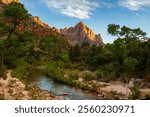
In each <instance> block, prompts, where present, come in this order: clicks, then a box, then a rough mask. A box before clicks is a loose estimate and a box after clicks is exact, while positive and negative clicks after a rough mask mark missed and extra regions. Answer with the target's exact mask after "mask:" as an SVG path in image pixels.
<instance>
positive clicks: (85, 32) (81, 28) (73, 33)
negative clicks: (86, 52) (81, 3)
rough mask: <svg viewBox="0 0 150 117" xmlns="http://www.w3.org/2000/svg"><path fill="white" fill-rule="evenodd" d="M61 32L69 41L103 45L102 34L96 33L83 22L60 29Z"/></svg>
mask: <svg viewBox="0 0 150 117" xmlns="http://www.w3.org/2000/svg"><path fill="white" fill-rule="evenodd" d="M60 32H61V34H63V35H64V36H65V37H66V38H67V39H68V40H69V41H71V42H74V43H78V44H79V45H82V44H83V43H85V42H88V43H89V44H90V45H97V46H101V45H103V44H104V43H103V41H102V38H101V35H100V34H98V35H96V34H94V32H93V31H92V30H91V29H90V28H89V27H87V26H86V25H85V24H84V23H83V22H79V23H77V24H76V25H75V26H74V27H70V28H64V29H60Z"/></svg>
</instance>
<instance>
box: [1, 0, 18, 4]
mask: <svg viewBox="0 0 150 117" xmlns="http://www.w3.org/2000/svg"><path fill="white" fill-rule="evenodd" d="M2 2H3V3H5V4H8V3H11V2H20V0H2Z"/></svg>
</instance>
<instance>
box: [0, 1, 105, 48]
mask: <svg viewBox="0 0 150 117" xmlns="http://www.w3.org/2000/svg"><path fill="white" fill-rule="evenodd" d="M10 2H20V1H19V0H2V3H1V4H0V12H1V11H2V9H3V5H5V4H8V3H10ZM26 29H28V30H30V31H32V32H33V33H34V34H35V35H36V37H37V38H41V37H44V36H48V35H57V36H61V37H64V38H66V39H67V40H68V42H69V43H70V44H73V45H75V44H76V43H78V44H79V45H82V44H83V43H85V42H88V43H89V44H90V45H97V46H103V45H104V44H103V41H102V38H101V35H100V34H99V35H96V34H94V32H93V31H92V30H91V29H90V28H89V27H87V26H86V25H85V24H84V23H83V22H79V23H78V24H76V25H75V26H74V27H69V28H64V29H60V30H59V29H57V28H56V27H51V26H49V25H48V24H45V23H44V22H43V21H42V20H41V19H40V18H39V17H38V16H34V17H32V18H31V19H30V20H29V22H28V23H27V24H25V25H24V24H20V25H19V26H18V27H17V30H18V31H24V30H26Z"/></svg>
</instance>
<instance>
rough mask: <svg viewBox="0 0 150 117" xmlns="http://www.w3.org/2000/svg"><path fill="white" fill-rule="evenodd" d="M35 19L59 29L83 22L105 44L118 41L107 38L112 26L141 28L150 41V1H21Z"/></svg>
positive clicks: (110, 37)
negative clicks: (108, 29) (109, 25)
mask: <svg viewBox="0 0 150 117" xmlns="http://www.w3.org/2000/svg"><path fill="white" fill-rule="evenodd" d="M20 1H21V2H22V3H23V4H24V5H25V7H26V8H27V10H28V11H29V12H30V13H31V14H32V15H33V16H39V17H40V18H41V19H42V20H43V22H45V23H47V24H49V25H50V26H55V27H56V28H64V27H70V26H74V25H75V24H76V23H78V22H79V21H83V22H84V23H85V24H86V25H87V26H88V27H90V28H91V29H92V30H93V31H94V32H95V33H96V34H101V35H102V38H103V41H104V43H111V42H113V41H114V39H115V38H114V37H112V36H110V35H108V34H107V27H108V24H112V23H114V24H119V25H121V26H123V25H126V26H129V27H131V28H137V27H140V28H141V29H142V30H143V31H145V32H147V34H148V36H149V37H150V0H20Z"/></svg>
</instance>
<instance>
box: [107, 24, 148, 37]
mask: <svg viewBox="0 0 150 117" xmlns="http://www.w3.org/2000/svg"><path fill="white" fill-rule="evenodd" d="M107 31H108V33H109V34H111V35H112V36H117V37H118V38H120V39H134V40H146V39H148V38H147V37H146V33H145V32H143V31H142V30H141V29H140V28H135V29H131V28H129V27H126V26H123V27H120V26H119V25H115V24H109V25H108V30H107Z"/></svg>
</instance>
